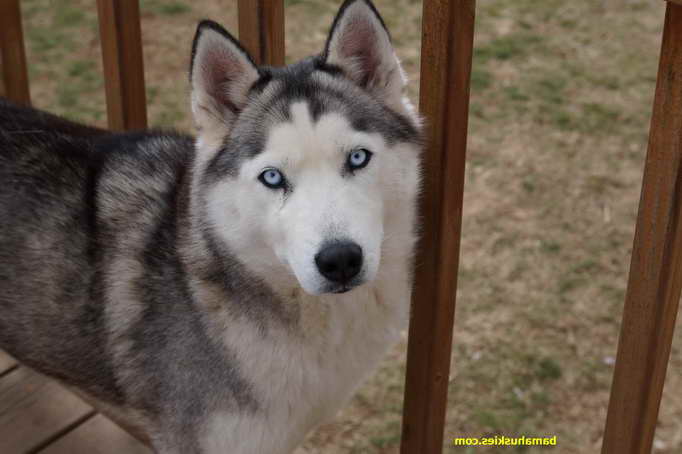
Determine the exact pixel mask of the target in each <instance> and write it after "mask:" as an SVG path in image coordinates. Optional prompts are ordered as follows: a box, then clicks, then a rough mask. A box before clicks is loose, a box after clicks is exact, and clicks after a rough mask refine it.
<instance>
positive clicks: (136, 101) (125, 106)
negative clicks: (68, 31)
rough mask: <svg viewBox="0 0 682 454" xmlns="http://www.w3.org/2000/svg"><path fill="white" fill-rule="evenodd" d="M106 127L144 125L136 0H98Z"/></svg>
mask: <svg viewBox="0 0 682 454" xmlns="http://www.w3.org/2000/svg"><path fill="white" fill-rule="evenodd" d="M97 12H98V14H99V30H100V37H101V40H102V59H103V62H104V80H105V85H106V93H107V113H108V119H109V127H110V128H111V129H113V130H118V131H122V130H128V129H144V128H146V127H147V98H146V95H145V88H144V64H143V60H142V32H141V30H140V5H139V2H138V0H97Z"/></svg>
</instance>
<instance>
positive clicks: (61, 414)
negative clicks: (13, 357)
mask: <svg viewBox="0 0 682 454" xmlns="http://www.w3.org/2000/svg"><path fill="white" fill-rule="evenodd" d="M91 413H92V409H91V408H90V406H88V405H86V404H85V403H83V402H82V401H81V400H80V399H79V398H78V397H76V396H75V395H73V394H72V393H70V392H68V391H67V390H65V389H64V388H62V387H61V386H60V385H58V384H57V383H55V382H54V381H52V380H50V379H48V378H46V377H44V376H42V375H39V374H37V373H36V372H33V371H31V370H30V369H27V368H25V367H20V368H18V369H15V370H13V371H12V372H10V373H8V374H7V375H4V376H3V377H2V378H0V452H1V453H23V452H27V451H30V450H31V449H35V448H36V447H39V446H41V445H43V444H44V443H45V442H46V441H49V440H50V439H52V438H53V437H55V436H58V435H59V434H61V433H62V432H63V431H64V430H66V429H68V428H69V427H71V426H72V425H74V424H77V423H78V422H79V421H80V420H82V419H83V418H85V417H87V416H88V415H89V414H91Z"/></svg>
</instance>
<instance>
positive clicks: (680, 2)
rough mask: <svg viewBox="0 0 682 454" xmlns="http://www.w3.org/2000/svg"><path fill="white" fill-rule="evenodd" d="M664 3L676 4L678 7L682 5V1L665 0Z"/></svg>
mask: <svg viewBox="0 0 682 454" xmlns="http://www.w3.org/2000/svg"><path fill="white" fill-rule="evenodd" d="M664 1H667V2H670V3H675V4H677V5H682V0H664Z"/></svg>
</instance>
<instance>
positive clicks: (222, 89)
mask: <svg viewBox="0 0 682 454" xmlns="http://www.w3.org/2000/svg"><path fill="white" fill-rule="evenodd" d="M258 77H259V75H258V68H257V67H256V65H255V64H254V63H253V60H252V59H251V56H250V55H249V54H248V52H247V51H246V50H245V49H244V48H243V47H242V46H241V45H240V44H239V42H238V41H237V40H236V39H235V38H234V37H232V35H230V34H229V33H228V32H227V31H226V30H225V29H224V28H223V27H221V26H220V25H218V24H217V23H215V22H213V21H209V20H204V21H202V22H200V23H199V26H198V27H197V32H196V35H195V36H194V43H193V45H192V63H191V65H190V83H191V86H192V113H193V114H194V119H195V121H196V123H197V126H198V128H199V129H200V130H204V129H209V128H216V127H217V128H220V129H229V127H230V126H231V123H232V121H233V120H234V118H235V117H236V116H237V114H238V113H239V111H240V110H241V109H242V108H243V107H244V104H245V103H246V100H247V96H248V92H249V89H250V88H251V86H252V85H253V84H254V83H255V82H256V81H257V80H258Z"/></svg>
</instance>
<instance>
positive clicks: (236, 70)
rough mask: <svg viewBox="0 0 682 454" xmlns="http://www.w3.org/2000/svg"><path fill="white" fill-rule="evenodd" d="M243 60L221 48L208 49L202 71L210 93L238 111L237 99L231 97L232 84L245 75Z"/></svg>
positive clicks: (217, 100)
mask: <svg viewBox="0 0 682 454" xmlns="http://www.w3.org/2000/svg"><path fill="white" fill-rule="evenodd" d="M244 71H245V70H244V68H243V62H242V61H240V59H239V57H237V56H236V55H234V54H232V53H230V52H225V51H222V50H220V49H211V50H207V51H206V55H205V56H204V59H203V63H202V65H201V72H202V76H203V80H204V83H205V89H206V92H207V93H208V95H209V96H210V97H211V98H213V99H214V100H215V101H216V102H217V103H218V104H220V105H222V106H225V107H227V108H228V109H229V110H231V111H232V112H237V110H238V106H237V104H236V102H235V101H236V100H234V99H231V97H230V95H231V90H230V84H233V83H235V81H237V80H238V79H239V77H240V76H243V75H244Z"/></svg>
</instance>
